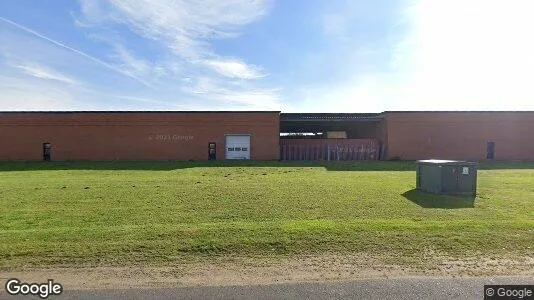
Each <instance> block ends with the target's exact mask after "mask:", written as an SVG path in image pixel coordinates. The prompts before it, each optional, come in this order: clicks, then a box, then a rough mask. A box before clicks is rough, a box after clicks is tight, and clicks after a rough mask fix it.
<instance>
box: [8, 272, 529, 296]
mask: <svg viewBox="0 0 534 300" xmlns="http://www.w3.org/2000/svg"><path fill="white" fill-rule="evenodd" d="M485 284H534V277H476V278H473V277H471V278H426V277H424V278H402V279H370V280H359V281H353V282H342V283H340V282H335V283H295V284H278V285H259V286H220V287H205V286H202V287H187V288H160V289H123V290H78V291H68V290H67V291H64V293H63V294H62V295H60V296H53V297H49V298H48V299H483V298H484V294H483V287H484V285H485ZM0 298H1V299H21V298H23V297H14V296H9V295H7V294H6V293H5V291H4V292H3V293H0ZM24 298H26V297H24ZM31 299H39V298H37V297H31Z"/></svg>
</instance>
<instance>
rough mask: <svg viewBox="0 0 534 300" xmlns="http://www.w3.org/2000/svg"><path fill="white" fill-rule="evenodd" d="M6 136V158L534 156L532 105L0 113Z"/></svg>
mask: <svg viewBox="0 0 534 300" xmlns="http://www.w3.org/2000/svg"><path fill="white" fill-rule="evenodd" d="M280 133H297V134H296V135H293V136H280ZM298 133H308V134H310V133H311V135H300V134H298ZM290 137H291V138H290ZM0 138H1V139H2V141H3V143H2V147H0V160H43V159H48V158H49V159H51V160H207V159H210V158H211V159H253V160H277V159H291V160H293V159H306V160H314V159H332V160H334V159H341V160H353V159H404V160H415V159H427V158H442V159H463V160H477V161H478V160H486V159H494V160H534V112H400V111H391V112H383V113H376V114H346V113H345V114H288V113H282V114H280V112H278V111H255V112H250V111H249V112H238V111H234V112H228V111H226V112H220V111H217V112H207V111H200V112H187V111H184V112H0ZM210 146H211V147H213V148H214V149H210ZM325 149H326V150H325ZM332 150H334V152H335V151H337V152H335V153H332ZM210 154H211V156H210Z"/></svg>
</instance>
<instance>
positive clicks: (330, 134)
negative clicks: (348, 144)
mask: <svg viewBox="0 0 534 300" xmlns="http://www.w3.org/2000/svg"><path fill="white" fill-rule="evenodd" d="M326 138H327V139H346V138H347V133H346V132H345V131H327V132H326Z"/></svg>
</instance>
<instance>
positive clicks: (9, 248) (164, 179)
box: [0, 162, 534, 268]
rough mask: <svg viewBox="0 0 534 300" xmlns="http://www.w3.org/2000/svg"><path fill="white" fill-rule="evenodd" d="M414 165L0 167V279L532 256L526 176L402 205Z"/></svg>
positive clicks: (506, 171)
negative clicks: (244, 262) (201, 265)
mask: <svg viewBox="0 0 534 300" xmlns="http://www.w3.org/2000/svg"><path fill="white" fill-rule="evenodd" d="M414 169H415V165H414V163H413V162H360V163H355V162H348V163H331V164H324V163H323V164H319V163H281V162H241V163H234V164H231V163H222V162H218V163H208V162H203V163H198V162H98V163H90V162H68V163H67V162H66V163H40V162H38V163H37V162H34V163H22V162H19V163H15V162H2V163H0V268H18V267H23V266H58V265H79V264H88V265H93V264H100V265H102V264H103V265H128V264H136V263H168V262H177V261H181V260H183V259H184V258H185V259H187V258H195V257H206V256H208V257H210V256H220V255H275V256H276V255H279V254H284V255H292V254H301V253H322V252H325V251H328V252H336V253H343V252H362V253H363V252H365V253H374V254H378V255H384V256H385V257H387V256H391V257H392V258H395V259H408V260H409V259H410V258H417V257H420V256H421V255H423V254H424V253H441V254H445V255H452V256H462V255H509V256H511V257H513V256H532V255H534V164H533V163H508V164H505V163H499V164H485V165H484V164H483V165H482V166H481V170H479V174H478V197H477V198H476V200H475V201H474V202H473V200H471V199H469V198H461V197H450V196H435V195H430V194H425V193H420V192H418V191H414V188H415V172H414Z"/></svg>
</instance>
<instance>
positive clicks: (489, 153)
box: [486, 142, 495, 159]
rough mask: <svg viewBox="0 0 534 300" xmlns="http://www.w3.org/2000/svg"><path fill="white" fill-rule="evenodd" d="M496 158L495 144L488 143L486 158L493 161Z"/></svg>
mask: <svg viewBox="0 0 534 300" xmlns="http://www.w3.org/2000/svg"><path fill="white" fill-rule="evenodd" d="M494 157H495V142H488V145H487V150H486V158H487V159H493V158H494Z"/></svg>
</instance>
